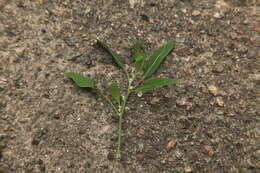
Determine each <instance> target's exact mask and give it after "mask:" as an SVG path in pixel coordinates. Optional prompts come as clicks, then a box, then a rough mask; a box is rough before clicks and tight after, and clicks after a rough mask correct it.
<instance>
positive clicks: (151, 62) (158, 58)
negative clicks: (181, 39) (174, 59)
mask: <svg viewBox="0 0 260 173" xmlns="http://www.w3.org/2000/svg"><path fill="white" fill-rule="evenodd" d="M174 45H175V41H170V42H168V43H167V44H165V45H163V46H161V47H160V48H158V49H157V50H156V51H155V52H154V53H153V54H152V55H151V56H150V57H149V59H148V65H147V69H146V71H145V73H144V77H145V78H147V77H149V76H151V75H152V74H153V73H154V72H155V71H156V70H157V69H158V67H159V66H160V64H161V63H162V61H163V60H164V59H165V58H166V56H167V55H168V54H169V53H170V52H171V50H172V49H173V47H174Z"/></svg>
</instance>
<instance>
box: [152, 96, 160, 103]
mask: <svg viewBox="0 0 260 173" xmlns="http://www.w3.org/2000/svg"><path fill="white" fill-rule="evenodd" d="M159 102H160V98H158V97H153V98H152V100H151V101H150V103H151V104H156V103H159Z"/></svg>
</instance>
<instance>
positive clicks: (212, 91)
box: [208, 85, 218, 96]
mask: <svg viewBox="0 0 260 173" xmlns="http://www.w3.org/2000/svg"><path fill="white" fill-rule="evenodd" d="M208 90H209V92H210V93H211V94H212V95H213V96H216V95H217V93H218V88H217V87H216V86H214V85H209V86H208Z"/></svg>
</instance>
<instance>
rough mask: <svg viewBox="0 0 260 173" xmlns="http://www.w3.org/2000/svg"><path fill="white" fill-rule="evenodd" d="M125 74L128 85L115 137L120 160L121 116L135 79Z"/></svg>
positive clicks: (117, 155) (117, 154)
mask: <svg viewBox="0 0 260 173" xmlns="http://www.w3.org/2000/svg"><path fill="white" fill-rule="evenodd" d="M126 75H127V82H128V86H127V92H126V95H125V96H124V97H123V103H122V106H121V108H120V111H119V113H118V118H119V120H118V136H117V137H118V138H117V147H116V159H117V160H120V159H121V144H122V125H123V116H124V113H125V109H126V104H127V101H128V98H129V96H130V94H131V92H132V87H133V86H132V83H133V81H134V79H135V75H134V76H132V77H130V75H129V73H126Z"/></svg>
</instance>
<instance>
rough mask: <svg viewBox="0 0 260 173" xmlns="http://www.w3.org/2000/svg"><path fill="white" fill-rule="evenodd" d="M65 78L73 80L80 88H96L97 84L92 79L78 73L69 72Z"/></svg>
mask: <svg viewBox="0 0 260 173" xmlns="http://www.w3.org/2000/svg"><path fill="white" fill-rule="evenodd" d="M65 76H66V77H68V78H70V79H72V80H73V81H74V82H75V83H76V84H77V85H78V86H79V87H82V88H93V89H95V88H96V86H95V82H94V81H93V80H92V79H90V78H88V77H84V76H82V75H80V74H78V73H74V72H69V73H66V74H65Z"/></svg>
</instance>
